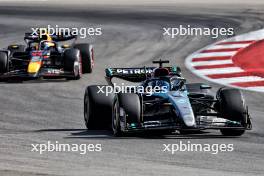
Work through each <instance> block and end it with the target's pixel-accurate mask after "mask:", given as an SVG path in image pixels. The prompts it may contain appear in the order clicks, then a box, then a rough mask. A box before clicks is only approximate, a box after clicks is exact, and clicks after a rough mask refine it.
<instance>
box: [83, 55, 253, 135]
mask: <svg viewBox="0 0 264 176" xmlns="http://www.w3.org/2000/svg"><path fill="white" fill-rule="evenodd" d="M153 63H158V64H159V66H158V67H144V68H107V69H106V80H107V82H108V85H93V86H88V87H87V89H86V92H85V96H84V120H85V124H86V126H87V128H88V129H94V130H100V129H109V128H111V129H112V130H113V133H114V135H116V136H120V135H123V134H125V133H130V132H139V131H146V130H160V131H161V132H163V131H164V133H165V132H166V133H167V132H173V131H176V130H178V131H179V132H180V133H181V134H186V133H189V132H194V131H201V130H206V129H217V130H220V131H221V133H222V134H223V135H228V136H240V135H242V134H244V132H245V130H249V129H251V120H250V115H249V112H248V108H247V105H246V104H245V100H244V98H243V95H242V93H241V91H240V90H237V89H233V88H226V87H224V88H220V89H219V90H218V91H217V93H216V95H215V96H213V95H212V94H211V93H210V90H209V89H211V87H210V86H209V85H206V84H203V83H186V80H185V79H184V78H183V77H182V76H181V70H180V68H179V67H163V64H164V63H169V61H163V60H159V61H154V62H153ZM114 79H122V80H126V81H129V82H134V83H137V84H136V85H135V86H127V87H125V88H123V89H121V87H118V86H117V84H116V83H115V82H114V81H113V80H114ZM116 82H118V81H116ZM122 86H123V87H124V84H123V83H122Z"/></svg>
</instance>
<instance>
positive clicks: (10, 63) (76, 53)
mask: <svg viewBox="0 0 264 176" xmlns="http://www.w3.org/2000/svg"><path fill="white" fill-rule="evenodd" d="M76 39H77V36H75V35H71V34H69V35H48V34H47V35H32V34H30V33H26V34H25V37H24V40H25V42H26V45H10V46H8V47H7V48H6V49H1V50H0V79H4V80H5V79H11V78H22V79H36V78H40V77H43V78H67V79H74V80H77V79H80V78H81V76H82V74H83V73H91V72H92V70H93V66H94V50H93V47H92V45H90V44H88V43H79V44H77V43H75V41H76ZM68 40H74V41H73V42H72V43H71V44H70V45H68V44H67V45H66V44H61V43H60V42H64V41H68Z"/></svg>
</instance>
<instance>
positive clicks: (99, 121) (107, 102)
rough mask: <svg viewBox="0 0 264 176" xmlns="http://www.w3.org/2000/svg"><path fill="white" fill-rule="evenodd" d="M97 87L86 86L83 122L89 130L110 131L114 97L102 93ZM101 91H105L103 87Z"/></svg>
mask: <svg viewBox="0 0 264 176" xmlns="http://www.w3.org/2000/svg"><path fill="white" fill-rule="evenodd" d="M99 87H100V88H99ZM99 87H98V86H95V85H94V86H88V87H87V88H86V91H85V95H84V121H85V125H86V127H87V128H88V129H89V130H106V129H107V130H108V129H111V124H112V123H111V122H112V115H113V109H114V102H115V100H116V96H115V94H108V95H106V94H105V93H102V92H101V91H100V90H101V88H102V86H101V85H100V86H99ZM102 90H103V91H105V86H104V88H103V89H102Z"/></svg>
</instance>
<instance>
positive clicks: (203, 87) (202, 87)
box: [200, 84, 212, 89]
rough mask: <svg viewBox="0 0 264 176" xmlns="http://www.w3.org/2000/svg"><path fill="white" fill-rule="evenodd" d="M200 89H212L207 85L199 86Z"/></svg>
mask: <svg viewBox="0 0 264 176" xmlns="http://www.w3.org/2000/svg"><path fill="white" fill-rule="evenodd" d="M200 89H212V87H211V86H209V85H207V84H202V85H200Z"/></svg>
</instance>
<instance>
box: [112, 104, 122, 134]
mask: <svg viewBox="0 0 264 176" xmlns="http://www.w3.org/2000/svg"><path fill="white" fill-rule="evenodd" d="M119 112H120V107H119V102H118V99H116V100H115V103H114V106H113V115H112V130H113V134H114V136H117V137H118V136H122V135H123V133H122V131H121V127H120V114H119Z"/></svg>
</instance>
